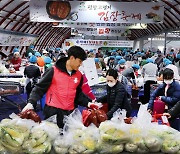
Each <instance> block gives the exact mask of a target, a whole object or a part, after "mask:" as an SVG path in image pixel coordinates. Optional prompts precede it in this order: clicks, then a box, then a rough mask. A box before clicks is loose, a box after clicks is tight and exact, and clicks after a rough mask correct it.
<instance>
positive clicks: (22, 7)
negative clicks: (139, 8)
mask: <svg viewBox="0 0 180 154" xmlns="http://www.w3.org/2000/svg"><path fill="white" fill-rule="evenodd" d="M114 1H115V0H114ZM151 1H153V2H156V1H158V0H118V2H151ZM159 1H160V0H159ZM161 2H163V4H164V7H165V16H164V21H163V23H155V24H154V23H153V24H148V28H147V29H141V30H140V29H139V30H132V35H131V37H130V38H129V39H131V40H135V39H138V38H141V37H145V36H147V35H156V34H160V33H162V32H164V31H168V30H169V29H172V30H176V29H179V27H180V0H161ZM0 28H1V29H7V30H12V31H18V32H24V33H29V34H37V35H39V39H38V41H37V42H36V46H37V47H38V49H42V48H44V47H45V46H60V45H61V43H62V42H63V40H64V39H66V38H68V37H70V28H61V27H59V28H57V27H56V28H53V27H52V23H40V22H39V23H33V22H30V20H29V1H28V0H0Z"/></svg>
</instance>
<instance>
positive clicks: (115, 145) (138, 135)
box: [54, 106, 180, 154]
mask: <svg viewBox="0 0 180 154" xmlns="http://www.w3.org/2000/svg"><path fill="white" fill-rule="evenodd" d="M125 115H126V112H125V111H121V110H118V111H117V112H115V113H114V115H113V118H112V119H111V120H107V121H104V122H102V123H101V124H100V126H99V128H97V127H95V126H94V125H93V124H91V125H90V126H89V127H84V125H83V123H82V116H81V113H80V112H79V111H78V110H75V111H74V112H73V113H72V114H71V115H70V116H68V117H66V118H65V127H64V130H63V135H62V136H60V137H58V138H57V139H56V140H55V142H54V149H55V151H56V153H58V154H66V153H73V154H75V153H121V152H123V151H126V152H129V153H154V152H161V153H180V132H178V131H176V130H174V129H172V128H171V127H169V126H166V125H158V124H157V123H151V120H152V116H151V115H150V114H149V113H148V112H147V110H146V107H144V106H141V107H140V110H139V112H138V117H137V118H133V119H132V124H126V123H125V122H124V118H125Z"/></svg>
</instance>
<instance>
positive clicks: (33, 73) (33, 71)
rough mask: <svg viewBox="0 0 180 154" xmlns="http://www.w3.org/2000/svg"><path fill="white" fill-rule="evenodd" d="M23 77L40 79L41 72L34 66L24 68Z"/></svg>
mask: <svg viewBox="0 0 180 154" xmlns="http://www.w3.org/2000/svg"><path fill="white" fill-rule="evenodd" d="M24 76H26V77H28V78H40V77H41V72H40V69H39V67H38V66H35V65H29V66H26V67H25V69H24Z"/></svg>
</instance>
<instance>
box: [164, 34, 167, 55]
mask: <svg viewBox="0 0 180 154" xmlns="http://www.w3.org/2000/svg"><path fill="white" fill-rule="evenodd" d="M166 40H167V32H165V33H164V55H166Z"/></svg>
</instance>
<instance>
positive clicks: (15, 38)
mask: <svg viewBox="0 0 180 154" xmlns="http://www.w3.org/2000/svg"><path fill="white" fill-rule="evenodd" d="M37 38H38V36H37V35H31V34H27V33H21V32H13V31H7V30H4V29H3V30H0V46H29V45H30V44H32V43H33V42H34V41H36V40H37Z"/></svg>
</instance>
